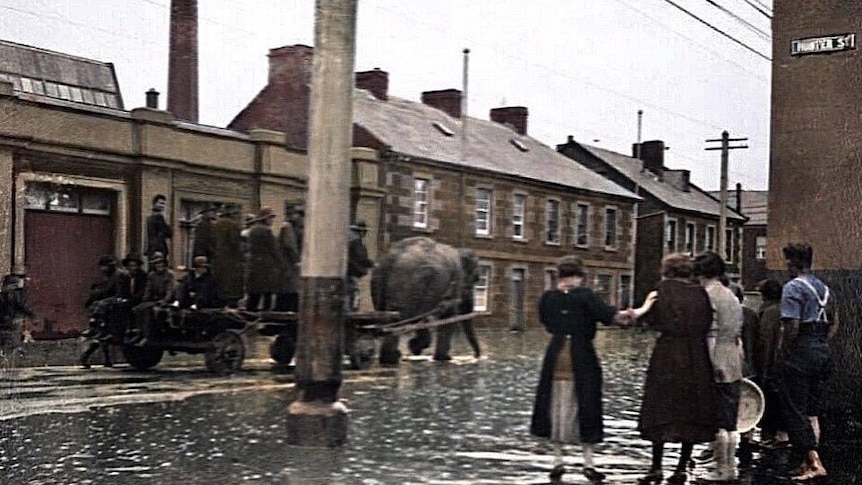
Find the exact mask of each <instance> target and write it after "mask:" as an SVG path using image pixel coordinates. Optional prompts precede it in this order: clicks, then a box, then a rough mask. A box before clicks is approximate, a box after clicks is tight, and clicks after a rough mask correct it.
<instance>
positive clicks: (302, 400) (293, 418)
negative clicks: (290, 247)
mask: <svg viewBox="0 0 862 485" xmlns="http://www.w3.org/2000/svg"><path fill="white" fill-rule="evenodd" d="M356 3H357V2H356V0H317V5H316V8H315V26H314V27H315V28H314V46H315V47H314V48H315V52H314V60H313V63H312V78H311V79H312V80H311V102H310V109H309V115H310V116H309V132H308V141H309V143H308V164H309V175H308V196H307V199H306V200H307V207H306V209H307V216H308V218H307V221H306V226H305V233H304V238H305V243H304V244H303V248H302V252H303V254H302V258H301V259H302V296H301V301H300V323H299V331H298V338H297V341H298V342H297V343H298V346H297V353H296V387H297V389H298V390H299V397H298V399H297V400H296V401H294V402H293V403H291V405H290V407H289V409H288V421H287V434H288V436H287V442H288V443H289V444H292V445H301V446H338V445H341V444H342V443H343V442H344V441H345V440H346V439H347V408H346V407H345V406H344V405H343V404H341V403H340V402H339V400H338V391H339V388H340V387H341V381H342V373H341V360H342V356H343V355H344V350H343V337H344V297H345V287H344V282H345V280H344V277H345V275H346V274H347V250H346V248H347V231H348V224H349V222H348V218H349V211H350V145H351V143H352V140H351V135H352V129H353V82H354V80H353V65H354V53H355V49H356V46H355V44H356Z"/></svg>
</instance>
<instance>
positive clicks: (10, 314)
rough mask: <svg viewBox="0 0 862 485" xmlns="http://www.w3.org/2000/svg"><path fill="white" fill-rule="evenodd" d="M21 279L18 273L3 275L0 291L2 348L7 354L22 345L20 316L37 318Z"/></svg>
mask: <svg viewBox="0 0 862 485" xmlns="http://www.w3.org/2000/svg"><path fill="white" fill-rule="evenodd" d="M23 291H24V290H23V288H21V281H20V278H19V277H18V276H17V275H14V274H9V275H6V276H4V277H3V287H2V291H0V350H2V352H3V353H4V354H5V355H6V356H7V357H9V356H11V355H12V354H10V351H12V350H15V349H19V348H20V345H21V325H20V317H21V316H26V317H28V318H35V317H36V315H35V314H34V313H33V310H31V309H30V306H29V305H28V304H27V300H26V298H24V294H23Z"/></svg>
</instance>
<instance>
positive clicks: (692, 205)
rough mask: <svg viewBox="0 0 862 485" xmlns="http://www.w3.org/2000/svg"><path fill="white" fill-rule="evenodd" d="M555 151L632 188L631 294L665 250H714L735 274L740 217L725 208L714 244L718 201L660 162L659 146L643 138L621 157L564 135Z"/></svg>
mask: <svg viewBox="0 0 862 485" xmlns="http://www.w3.org/2000/svg"><path fill="white" fill-rule="evenodd" d="M557 150H559V151H560V153H562V154H564V155H566V156H567V157H569V158H571V159H573V160H575V161H577V162H579V163H581V164H582V165H583V166H585V167H587V168H589V169H590V170H592V171H594V172H595V173H597V174H600V175H602V176H604V177H606V178H607V179H608V180H611V181H613V182H614V183H617V184H619V185H620V186H621V187H624V188H626V189H627V190H630V191H632V192H635V193H637V194H638V195H639V196H640V197H641V198H642V200H641V201H640V202H639V203H638V204H637V209H636V212H637V234H636V239H635V247H636V249H635V276H634V296H635V299H636V300H637V301H641V300H642V299H643V298H644V297H645V296H646V294H647V293H648V292H649V291H650V289H651V288H653V287H654V286H655V284H656V283H657V282H658V281H659V279H660V276H661V271H660V268H661V259H662V258H663V257H664V256H665V255H667V254H670V253H675V252H682V253H689V254H697V253H700V252H703V251H715V252H717V253H719V254H722V255H724V257H725V262H726V263H727V265H728V276H729V277H730V278H731V279H732V280H738V279H739V278H740V261H741V242H742V224H743V222H744V221H745V217H743V216H742V215H740V214H738V213H737V212H736V211H734V210H732V209H728V211H727V234H726V244H725V247H724V248H719V247H718V241H719V238H718V230H719V212H720V208H721V204H720V203H719V201H718V200H717V199H715V198H713V197H712V196H710V195H709V194H708V193H707V192H705V191H703V190H702V189H700V188H699V187H698V186H697V185H695V184H693V183H691V181H690V178H689V177H690V172H689V171H688V170H672V169H669V168H667V167H666V166H665V163H664V152H665V146H664V143H663V142H661V141H648V142H644V143H642V144H641V147H640V149H638V147H637V145H635V146H634V147H633V148H632V152H633V155H632V156H626V155H623V154H621V153H616V152H612V151H610V150H605V149H603V148H598V147H593V146H589V145H585V144H581V143H578V142H577V141H575V140H574V138H572V137H569V139H568V140H567V142H566V143H563V144H560V145H558V146H557ZM638 156H639V157H640V158H637V157H638Z"/></svg>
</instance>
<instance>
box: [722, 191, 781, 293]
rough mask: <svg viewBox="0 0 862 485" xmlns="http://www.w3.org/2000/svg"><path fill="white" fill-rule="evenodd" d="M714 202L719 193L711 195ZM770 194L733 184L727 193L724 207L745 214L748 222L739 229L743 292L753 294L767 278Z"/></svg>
mask: <svg viewBox="0 0 862 485" xmlns="http://www.w3.org/2000/svg"><path fill="white" fill-rule="evenodd" d="M710 193H711V194H712V196H713V197H715V198H716V199H717V198H719V197H720V195H719V193H718V192H710ZM768 199H769V191H766V190H742V186H741V185H740V184H736V190H735V191H728V193H727V205H729V206H730V207H734V208H735V209H736V211H737V212H738V213H740V214H742V215H744V216H745V217H746V218H747V219H748V220H746V221H745V224H744V225H743V226H742V251H741V254H740V258H741V259H742V262H741V264H742V268H741V277H740V280H739V281H740V284H742V287H743V288H744V289H745V291H755V290H756V289H757V283H758V282H760V281H762V280H764V279H766V278H767V277H768V274H767V269H766V243H767V240H766V232H767V231H766V217H767V209H768V205H769V200H768Z"/></svg>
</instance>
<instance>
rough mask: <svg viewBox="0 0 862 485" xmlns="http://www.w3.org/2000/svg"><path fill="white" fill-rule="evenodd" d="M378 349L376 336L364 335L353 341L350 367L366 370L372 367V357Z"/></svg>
mask: <svg viewBox="0 0 862 485" xmlns="http://www.w3.org/2000/svg"><path fill="white" fill-rule="evenodd" d="M376 350H377V343H376V342H375V340H374V337H372V336H370V335H362V336H360V337H358V338H357V339H356V340H354V341H353V344H352V345H351V346H350V367H351V368H352V369H356V370H365V369H368V368H369V367H371V359H373V358H374V352H375V351H376Z"/></svg>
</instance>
